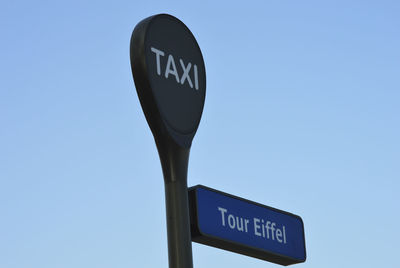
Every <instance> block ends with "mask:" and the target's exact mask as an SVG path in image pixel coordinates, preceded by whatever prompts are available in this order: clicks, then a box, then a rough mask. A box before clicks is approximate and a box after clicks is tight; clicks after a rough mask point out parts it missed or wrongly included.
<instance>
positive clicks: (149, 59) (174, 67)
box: [131, 14, 206, 147]
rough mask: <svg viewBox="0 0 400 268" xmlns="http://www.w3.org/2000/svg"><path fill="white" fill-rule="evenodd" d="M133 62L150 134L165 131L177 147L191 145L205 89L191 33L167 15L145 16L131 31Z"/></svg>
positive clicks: (201, 58)
mask: <svg viewBox="0 0 400 268" xmlns="http://www.w3.org/2000/svg"><path fill="white" fill-rule="evenodd" d="M131 63H132V73H133V76H134V79H135V85H136V90H137V92H138V95H139V98H140V101H141V104H142V107H143V110H144V112H145V115H146V119H147V121H148V123H149V125H150V127H151V129H152V131H153V134H154V135H155V136H157V135H158V134H159V133H158V132H159V131H160V130H161V131H162V130H166V131H167V132H168V133H169V134H170V135H171V137H173V139H174V140H175V141H176V142H177V143H178V144H179V145H181V146H184V147H189V146H190V143H191V140H192V139H193V136H194V134H195V133H196V130H197V127H198V125H199V122H200V118H201V114H202V111H203V106H204V99H205V93H206V71H205V67H204V61H203V56H202V54H201V51H200V48H199V45H198V44H197V42H196V39H195V38H194V36H193V34H192V33H191V32H190V30H189V29H188V28H187V27H186V26H185V25H184V24H183V23H182V22H181V21H180V20H178V19H177V18H175V17H172V16H170V15H166V14H161V15H156V16H153V17H150V18H147V19H145V20H143V21H142V22H140V23H139V24H138V25H137V26H136V28H135V30H134V32H133V35H132V39H131Z"/></svg>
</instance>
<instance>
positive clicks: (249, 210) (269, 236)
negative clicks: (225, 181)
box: [189, 185, 306, 265]
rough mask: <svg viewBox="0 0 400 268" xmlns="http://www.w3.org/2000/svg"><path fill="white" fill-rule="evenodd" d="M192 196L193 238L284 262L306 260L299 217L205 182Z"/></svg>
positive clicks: (274, 261)
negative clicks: (234, 194) (237, 195)
mask: <svg viewBox="0 0 400 268" xmlns="http://www.w3.org/2000/svg"><path fill="white" fill-rule="evenodd" d="M189 199H190V213H191V232H192V241H194V242H198V243H202V244H206V245H209V246H214V247H218V248H221V249H225V250H229V251H233V252H237V253H241V254H245V255H248V256H252V257H256V258H259V259H263V260H267V261H270V262H273V263H277V264H282V265H290V264H294V263H299V262H304V261H305V260H306V248H305V239H304V226H303V221H302V219H301V218H300V217H299V216H297V215H294V214H291V213H288V212H285V211H281V210H278V209H275V208H271V207H268V206H264V205H261V204H258V203H255V202H252V201H249V200H245V199H242V198H240V197H236V196H232V195H230V194H226V193H223V192H220V191H217V190H214V189H211V188H208V187H204V186H202V185H197V186H195V187H192V188H190V189H189Z"/></svg>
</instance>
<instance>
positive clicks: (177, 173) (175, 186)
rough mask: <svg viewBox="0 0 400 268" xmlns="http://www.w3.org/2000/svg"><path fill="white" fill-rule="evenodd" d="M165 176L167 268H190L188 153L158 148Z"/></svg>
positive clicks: (181, 150) (174, 149)
mask: <svg viewBox="0 0 400 268" xmlns="http://www.w3.org/2000/svg"><path fill="white" fill-rule="evenodd" d="M157 148H158V152H159V155H160V160H161V164H162V169H163V174H164V186H165V205H166V214H167V235H168V260H169V267H170V268H175V267H176V268H192V267H193V260H192V242H191V234H190V218H189V201H188V190H187V170H188V161H189V151H190V149H185V148H182V147H179V146H177V145H176V144H173V143H171V146H168V147H167V148H165V147H164V146H162V145H160V146H157Z"/></svg>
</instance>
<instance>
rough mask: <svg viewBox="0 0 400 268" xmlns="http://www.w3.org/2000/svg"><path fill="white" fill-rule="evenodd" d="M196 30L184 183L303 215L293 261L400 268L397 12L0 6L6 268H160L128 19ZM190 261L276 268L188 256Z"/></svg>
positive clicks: (301, 7)
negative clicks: (196, 100)
mask: <svg viewBox="0 0 400 268" xmlns="http://www.w3.org/2000/svg"><path fill="white" fill-rule="evenodd" d="M157 13H170V14H172V15H174V16H176V17H178V18H180V19H181V20H182V21H183V22H184V23H185V24H186V25H187V26H188V27H189V28H190V29H191V30H192V32H193V33H194V35H195V36H196V38H197V40H198V43H199V45H200V47H201V49H202V52H203V56H204V60H205V63H206V70H207V96H206V103H205V108H204V113H203V117H202V121H201V123H200V127H199V129H198V132H197V134H196V136H195V138H194V141H193V145H192V150H191V158H190V166H189V179H188V183H189V185H196V184H203V185H206V186H209V187H212V188H216V189H219V190H221V191H225V192H229V193H231V194H234V195H238V196H241V197H243V198H247V199H251V200H254V201H257V202H260V203H263V204H266V205H269V206H273V207H276V208H279V209H283V210H287V211H290V212H292V213H295V214H298V215H300V216H301V217H302V218H303V220H304V223H305V229H306V245H307V254H308V259H307V262H306V263H304V264H298V265H296V267H310V268H314V267H315V268H321V267H324V268H330V267H332V268H337V267H363V268H367V267H371V268H372V267H373V268H375V267H385V268H396V267H399V266H398V265H399V264H398V260H397V257H398V253H399V241H400V231H399V226H400V213H399V204H400V195H399V190H400V182H399V179H400V141H399V138H400V104H399V103H400V80H399V77H400V49H399V48H400V34H399V29H400V16H399V14H400V4H399V2H398V1H385V0H383V1H269V0H268V1H245V2H241V4H234V3H232V1H225V2H222V1H196V2H190V3H189V2H188V1H186V2H183V1H182V2H172V1H158V2H156V1H63V2H61V1H11V0H3V1H1V3H0V33H1V39H0V40H1V42H0V267H4V268H25V267H26V268H64V267H65V268H71V267H74V268H87V267H96V268H102V267H107V268H108V267H118V268H123V267H127V268H128V267H167V243H166V227H165V207H164V188H163V187H164V186H163V181H162V173H161V167H160V164H159V159H158V154H157V151H156V147H155V145H154V141H153V137H152V135H151V132H150V130H149V128H148V126H147V123H146V120H145V118H144V115H143V113H142V110H141V107H140V104H139V101H138V98H137V95H136V92H135V88H134V84H133V79H132V75H131V70H130V62H129V40H130V35H131V32H132V30H133V28H134V26H135V25H136V23H137V22H139V21H140V20H142V19H143V18H145V17H148V16H150V15H153V14H157ZM193 258H194V266H195V267H196V268H206V267H230V268H243V267H251V268H258V267H278V266H277V265H275V264H272V263H267V262H264V261H261V260H257V259H252V258H249V257H246V256H241V255H238V254H234V253H230V252H226V251H222V250H219V249H215V248H211V247H206V246H203V245H198V244H193Z"/></svg>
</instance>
